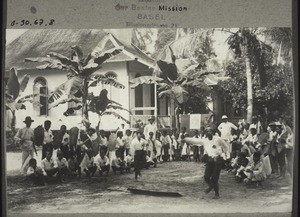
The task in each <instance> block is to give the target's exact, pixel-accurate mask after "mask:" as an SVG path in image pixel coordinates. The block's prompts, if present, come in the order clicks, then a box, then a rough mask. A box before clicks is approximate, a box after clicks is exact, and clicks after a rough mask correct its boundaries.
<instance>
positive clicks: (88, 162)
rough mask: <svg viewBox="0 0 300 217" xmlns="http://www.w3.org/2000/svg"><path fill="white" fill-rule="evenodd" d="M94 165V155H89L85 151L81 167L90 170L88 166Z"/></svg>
mask: <svg viewBox="0 0 300 217" xmlns="http://www.w3.org/2000/svg"><path fill="white" fill-rule="evenodd" d="M93 165H94V158H93V157H91V158H90V157H89V156H88V154H87V153H85V155H84V157H83V159H82V161H81V163H80V165H79V166H80V167H81V169H82V170H88V167H90V166H93Z"/></svg>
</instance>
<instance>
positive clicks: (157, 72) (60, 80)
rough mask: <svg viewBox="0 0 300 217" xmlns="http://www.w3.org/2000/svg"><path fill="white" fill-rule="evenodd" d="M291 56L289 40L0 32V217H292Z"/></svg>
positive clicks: (246, 32)
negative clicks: (95, 216)
mask: <svg viewBox="0 0 300 217" xmlns="http://www.w3.org/2000/svg"><path fill="white" fill-rule="evenodd" d="M50 22H51V21H50ZM292 48H293V43H292V28H289V27H288V28H284V27H239V28H119V29H7V30H6V47H5V49H6V57H5V75H4V76H3V77H4V79H5V81H4V83H5V93H4V98H5V114H4V117H5V120H4V121H5V125H4V128H5V129H3V131H4V132H5V144H4V145H5V150H6V153H5V158H6V172H5V173H6V178H7V183H6V191H7V212H8V213H10V214H13V213H51V214H57V213H120V212H122V213H243V212H246V213H253V216H259V213H269V212H278V213H290V212H291V211H292V196H293V171H295V170H294V166H293V162H294V154H295V153H294V147H295V142H294V141H295V134H294V132H295V129H294V127H295V117H294V114H295V97H294V72H293V55H292ZM3 73H4V72H3Z"/></svg>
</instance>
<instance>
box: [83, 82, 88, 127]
mask: <svg viewBox="0 0 300 217" xmlns="http://www.w3.org/2000/svg"><path fill="white" fill-rule="evenodd" d="M87 96H88V81H87V79H84V83H83V96H82V119H83V120H84V121H83V123H84V126H85V127H86V128H89V127H90V125H89V124H87V122H88V123H89V112H88V104H87Z"/></svg>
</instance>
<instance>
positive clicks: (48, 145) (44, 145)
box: [42, 143, 53, 160]
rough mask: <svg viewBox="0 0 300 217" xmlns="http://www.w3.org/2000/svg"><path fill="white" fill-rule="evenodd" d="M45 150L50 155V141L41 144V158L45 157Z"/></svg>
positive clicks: (51, 151) (51, 148) (51, 146)
mask: <svg viewBox="0 0 300 217" xmlns="http://www.w3.org/2000/svg"><path fill="white" fill-rule="evenodd" d="M47 152H50V154H51V155H52V153H53V144H52V143H46V144H43V146H42V160H43V159H44V158H45V157H46V155H47Z"/></svg>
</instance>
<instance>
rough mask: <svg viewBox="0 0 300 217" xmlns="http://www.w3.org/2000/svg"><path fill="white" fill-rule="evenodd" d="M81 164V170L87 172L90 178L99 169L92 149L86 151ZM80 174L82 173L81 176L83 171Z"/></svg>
mask: <svg viewBox="0 0 300 217" xmlns="http://www.w3.org/2000/svg"><path fill="white" fill-rule="evenodd" d="M79 166H80V168H81V170H82V171H84V172H85V173H86V176H87V177H88V178H90V177H91V176H93V175H94V174H95V172H96V170H97V166H96V163H95V161H94V157H93V150H92V149H88V150H87V151H86V153H85V154H84V157H83V159H82V161H81V163H80V165H79ZM79 174H80V175H79V176H81V173H79Z"/></svg>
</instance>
